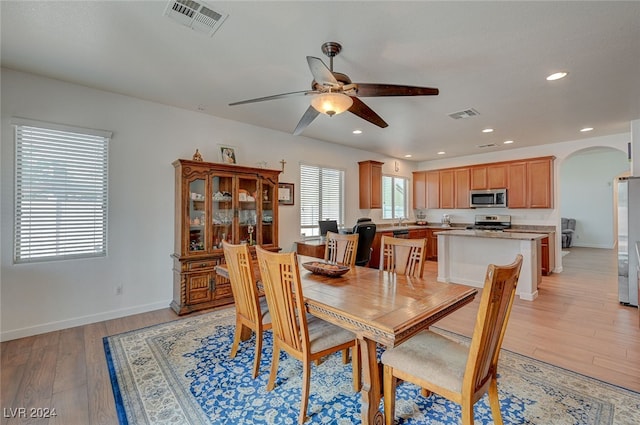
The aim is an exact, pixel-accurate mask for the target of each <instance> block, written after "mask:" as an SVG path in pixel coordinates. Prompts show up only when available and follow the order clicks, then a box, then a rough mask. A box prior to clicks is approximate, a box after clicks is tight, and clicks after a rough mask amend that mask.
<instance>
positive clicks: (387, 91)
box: [356, 83, 440, 97]
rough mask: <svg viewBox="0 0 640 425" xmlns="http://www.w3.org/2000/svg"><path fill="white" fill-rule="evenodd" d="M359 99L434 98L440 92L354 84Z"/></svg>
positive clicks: (412, 87)
mask: <svg viewBox="0 0 640 425" xmlns="http://www.w3.org/2000/svg"><path fill="white" fill-rule="evenodd" d="M356 84H357V86H358V96H359V97H379V96H435V95H437V94H438V93H439V92H440V91H439V90H438V89H436V88H431V87H416V86H400V85H396V84H373V83H356Z"/></svg>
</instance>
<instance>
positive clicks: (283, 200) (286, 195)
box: [278, 183, 293, 205]
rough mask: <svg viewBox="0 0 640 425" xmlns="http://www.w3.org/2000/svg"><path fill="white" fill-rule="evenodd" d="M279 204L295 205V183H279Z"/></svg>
mask: <svg viewBox="0 0 640 425" xmlns="http://www.w3.org/2000/svg"><path fill="white" fill-rule="evenodd" d="M278 204H279V205H293V183H278Z"/></svg>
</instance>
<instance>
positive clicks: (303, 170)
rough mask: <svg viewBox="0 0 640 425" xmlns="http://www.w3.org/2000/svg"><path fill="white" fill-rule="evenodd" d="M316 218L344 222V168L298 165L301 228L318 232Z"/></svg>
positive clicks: (308, 231)
mask: <svg viewBox="0 0 640 425" xmlns="http://www.w3.org/2000/svg"><path fill="white" fill-rule="evenodd" d="M318 220H337V221H338V225H343V224H344V170H338V169H335V168H326V167H320V166H316V165H307V164H301V165H300V229H301V231H302V232H303V233H305V234H306V235H308V236H311V235H319V228H318Z"/></svg>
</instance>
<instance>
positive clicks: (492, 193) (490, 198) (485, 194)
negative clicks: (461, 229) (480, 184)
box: [469, 189, 507, 208]
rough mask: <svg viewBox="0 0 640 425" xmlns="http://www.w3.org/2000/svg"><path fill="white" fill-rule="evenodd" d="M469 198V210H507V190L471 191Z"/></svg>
mask: <svg viewBox="0 0 640 425" xmlns="http://www.w3.org/2000/svg"><path fill="white" fill-rule="evenodd" d="M469 197H470V198H469V206H470V207H471V208H507V189H487V190H472V191H471V192H470V193H469Z"/></svg>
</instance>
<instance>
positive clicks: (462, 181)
mask: <svg viewBox="0 0 640 425" xmlns="http://www.w3.org/2000/svg"><path fill="white" fill-rule="evenodd" d="M453 177H454V185H455V192H454V196H455V198H454V199H455V202H454V205H455V208H469V191H470V184H471V181H470V171H469V169H468V168H456V169H455V170H454V174H453Z"/></svg>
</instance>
